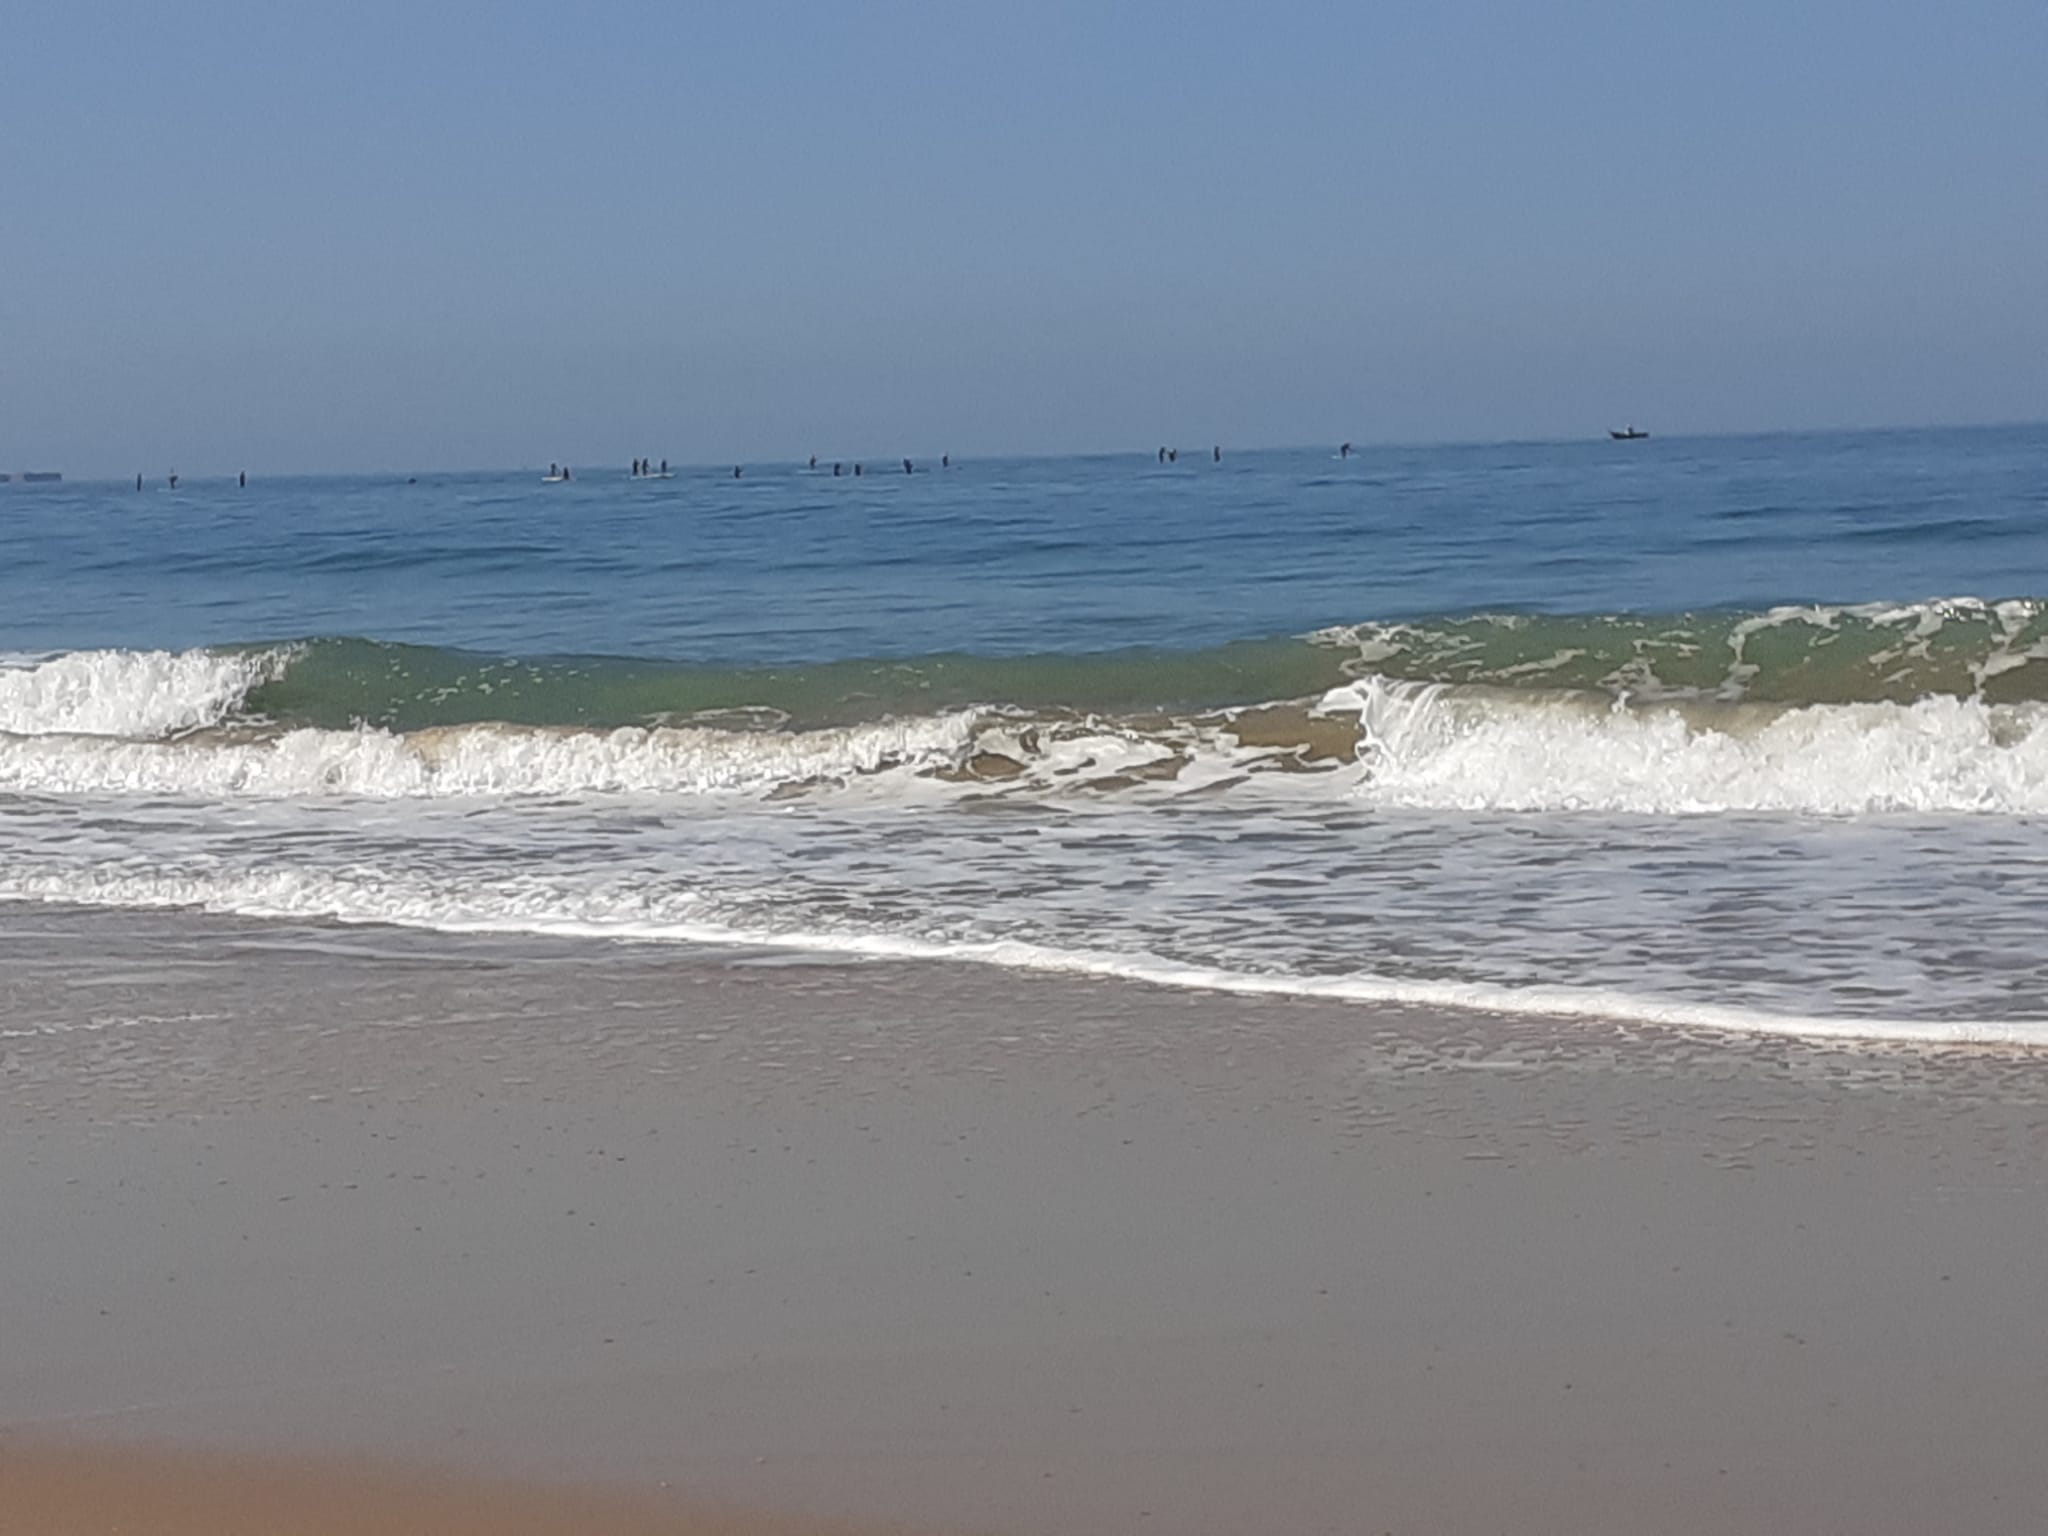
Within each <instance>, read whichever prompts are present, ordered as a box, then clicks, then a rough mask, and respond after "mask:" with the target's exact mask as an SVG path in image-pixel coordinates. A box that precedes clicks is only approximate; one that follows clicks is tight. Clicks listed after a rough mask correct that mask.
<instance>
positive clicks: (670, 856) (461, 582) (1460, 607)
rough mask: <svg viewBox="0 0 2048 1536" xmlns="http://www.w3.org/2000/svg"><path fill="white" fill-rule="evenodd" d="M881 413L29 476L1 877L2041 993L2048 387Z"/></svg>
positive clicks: (1853, 1008) (1939, 995)
mask: <svg viewBox="0 0 2048 1536" xmlns="http://www.w3.org/2000/svg"><path fill="white" fill-rule="evenodd" d="M842 462H843V463H845V464H846V465H847V466H848V469H849V471H850V467H851V462H852V461H851V460H850V459H848V460H843V461H842ZM889 463H890V464H891V465H892V466H893V468H885V466H884V465H883V464H878V463H875V462H872V461H866V462H865V468H866V470H867V471H868V472H867V473H865V474H863V475H861V476H860V477H858V478H856V477H854V476H853V475H852V474H851V473H850V472H849V473H847V474H845V475H842V476H840V477H837V478H835V477H833V476H832V475H831V474H830V471H829V461H826V465H825V467H821V469H820V470H819V471H818V472H815V473H812V472H809V471H807V470H805V469H803V468H800V467H798V466H794V465H782V466H778V465H751V466H748V467H747V469H746V473H745V475H744V476H743V477H742V478H740V479H737V480H735V479H734V478H733V477H732V474H731V467H730V466H725V467H722V468H716V469H695V470H692V469H684V470H679V471H678V473H677V474H676V477H675V478H673V479H670V480H652V481H650V480H633V479H630V478H629V477H628V476H627V474H626V473H625V471H624V468H623V466H621V467H620V468H618V469H616V470H609V469H600V468H597V467H593V466H582V467H580V468H579V471H578V477H577V478H576V479H575V480H574V481H573V482H571V483H569V484H566V485H543V484H542V483H540V480H539V475H538V472H537V471H521V472H516V473H514V472H504V473H489V474H469V475H457V474H420V475H417V476H409V475H403V474H398V475H391V476H383V477H364V478H350V479H318V478H305V479H277V480H268V479H264V478H262V477H258V478H257V479H255V480H254V481H253V482H252V483H251V484H250V485H249V486H248V487H247V488H240V487H238V486H236V485H235V484H234V482H233V481H232V480H229V481H190V480H187V481H185V482H183V483H182V484H181V486H180V487H179V489H177V490H176V491H172V490H170V489H169V488H168V487H167V486H165V485H164V484H162V483H161V482H156V483H150V484H146V486H145V489H143V490H142V491H140V492H138V491H136V490H135V488H134V486H133V483H132V481H130V482H126V483H116V484H111V485H91V484H78V483H67V484H64V485H62V486H19V485H13V486H7V487H4V488H0V516H4V517H5V518H6V520H7V521H6V526H7V527H8V529H9V536H10V543H9V559H8V560H7V561H6V562H5V563H4V564H0V652H4V653H5V654H6V658H7V659H6V660H5V662H4V664H0V900H4V899H13V900H23V901H27V900H37V901H40V900H72V901H77V900H84V901H91V902H104V903H109V904H124V905H132V904H180V905H196V906H203V907H213V908H218V909H221V910H231V911H237V912H245V913H256V914H265V913H274V914H278V915H288V916H293V917H296V918H303V917H307V916H315V917H329V918H334V919H338V920H345V921H379V922H408V923H421V924H427V925H430V926H439V927H489V928H508V929H520V930H530V931H562V932H583V933H599V934H612V935H615V936H617V937H620V938H633V939H641V940H652V941H662V942H673V943H680V944H696V943H704V942H716V943H721V944H725V943H734V942H738V943H759V944H783V945H794V946H799V947H808V948H823V949H830V950H836V951H841V952H848V953H855V954H860V953H872V954H930V955H934V956H940V957H953V958H958V959H969V960H976V961H982V962H986V963H992V964H999V965H1009V966H1017V967H1052V968H1061V969H1078V970H1087V971H1095V972H1102V973H1107V974H1118V975H1131V976H1138V977H1145V978H1149V979H1151V980H1154V981H1161V982H1166V983H1170V984H1182V985H1204V986H1222V987H1236V988H1256V989H1262V990H1282V991H1287V990H1294V991H1325V992H1333V993H1335V994H1337V995H1342V996H1352V997H1357V998H1360V999H1362V1000H1371V999H1390V998H1391V999H1409V1000H1415V1001H1421V1002H1444V1003H1460V1004H1467V1005H1475V1006H1484V1007H1493V1008H1501V1009H1508V1010H1520V1011H1540V1012H1545V1013H1554V1014H1561V1015H1574V1016H1583V1017H1585V1018H1586V1019H1587V1020H1588V1021H1589V1027H1594V1024H1593V1021H1597V1020H1599V1019H1601V1018H1606V1017H1616V1016H1619V1017H1636V1018H1646V1017H1647V1018H1661V1019H1670V1020H1675V1021H1680V1022H1688V1021H1689V1022H1692V1023H1697V1024H1703V1025H1713V1026H1717V1027H1734V1028H1756V1029H1788V1030H1789V1029H1800V1030H1809V1031H1811V1030H1824V1031H1843V1032H1848V1033H1857V1034H1869V1035H1903V1036H1914V1035H1929V1034H1932V1035H1960V1036H1965V1037H1973V1038H2001V1039H2007V1038H2018V1039H2028V1040H2032V1039H2034V1038H2036V1037H2039V1038H2042V1039H2044V1040H2048V957H2044V956H2043V955H2042V954H2041V953H2040V946H2039V945H2038V942H2037V940H2036V937H2035V936H2036V935H2037V934H2038V933H2039V932H2040V931H2041V925H2042V923H2043V921H2044V920H2048V821H2044V818H2048V730H2044V729H2043V728H2042V727H2043V726H2044V724H2048V703H2044V702H2043V701H2048V602H2044V599H2048V429H2044V428H2038V427H2027V428H1997V429H1981V430H1972V431H1940V432H1933V431H1930V432H1897V433H1869V434H1844V435H1825V436H1781V437H1762V438H1726V439H1701V440H1681V439H1664V438H1652V439H1650V440H1649V441H1647V442H1636V443H1610V442H1605V441H1600V442H1587V443H1572V444H1539V445H1498V446H1487V447H1477V446H1473V447H1442V448H1414V449H1388V448H1370V449H1365V450H1361V451H1358V452H1357V453H1355V454H1354V455H1353V456H1352V457H1351V458H1349V459H1340V458H1338V457H1337V456H1336V455H1335V454H1334V453H1333V452H1332V451H1331V450H1330V449H1328V448H1316V449H1305V450H1299V451H1273V452H1259V453H1237V452H1226V454H1225V456H1224V458H1223V460H1222V462H1221V463H1220V464H1219V463H1213V462H1211V461H1210V457H1209V455H1208V453H1207V451H1206V447H1204V448H1203V449H1200V450H1197V451H1192V452H1185V453H1183V454H1182V455H1181V458H1180V460H1179V462H1178V463H1176V464H1173V465H1161V464H1160V463H1158V462H1157V460H1156V457H1155V456H1154V455H1152V454H1149V453H1147V454H1142V455H1132V456H1129V457H1124V458H1088V459H1065V460H1060V459H1046V460H1019V461H993V462H990V461H966V462H961V463H957V464H955V465H953V466H952V467H950V468H946V469H940V468H938V467H937V466H936V465H920V466H919V467H918V472H917V473H914V474H910V475H905V474H904V473H902V470H901V466H900V464H897V463H895V462H894V461H889Z"/></svg>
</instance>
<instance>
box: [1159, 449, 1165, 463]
mask: <svg viewBox="0 0 2048 1536" xmlns="http://www.w3.org/2000/svg"><path fill="white" fill-rule="evenodd" d="M1159 462H1160V463H1162V464H1164V463H1165V462H1166V450H1165V449H1164V448H1162V449H1160V450H1159Z"/></svg>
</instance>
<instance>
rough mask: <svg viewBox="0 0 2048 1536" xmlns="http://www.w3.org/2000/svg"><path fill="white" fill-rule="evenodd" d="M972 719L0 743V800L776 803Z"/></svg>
mask: <svg viewBox="0 0 2048 1536" xmlns="http://www.w3.org/2000/svg"><path fill="white" fill-rule="evenodd" d="M972 720H973V717H972V716H971V715H946V716H935V717H930V718H926V719H920V720H909V721H901V722H885V723H881V724H876V725H863V726H855V727H850V728H847V729H843V730H821V731H804V732H788V733H784V732H772V731H720V730H707V729H698V728H690V727H655V728H639V727H632V728H622V729H619V730H614V731H584V730H570V729H554V728H531V727H518V726H501V725H473V726H450V727H445V728H440V729H436V730H426V731H415V732H412V733H410V734H407V735H396V734H393V733H391V732H388V731H379V730H370V729H362V730H355V731H320V730H297V731H288V732H286V733H284V734H282V735H279V736H275V737H268V738H262V739H254V740H242V741H220V740H187V741H177V742H163V741H128V740H114V739H108V738H104V737H94V736H58V735H42V736H17V737H13V738H4V739H0V790H12V791H15V792H17V793H25V794H42V795H76V794H146V795H177V796H190V797H194V798H202V799H212V798H220V797H227V796H253V797H261V798H286V799H297V798H308V797H320V796H335V795H353V796H361V797H365V798H372V799H411V798H431V797H438V796H449V795H465V796H526V795H547V796H554V795H578V794H605V793H621V792H627V793H631V792H640V793H654V794H716V793H720V792H739V793H746V792H754V793H766V792H769V791H772V790H774V789H776V788H778V787H780V786H782V785H785V784H804V783H808V782H813V781H824V782H832V781H837V780H841V779H844V778H846V777H848V776H852V775H859V774H870V773H874V772H877V771H879V770H881V769H884V768H888V767H899V766H909V767H918V766H928V765H932V764H938V763H944V762H950V761H951V760H952V759H953V758H954V757H955V756H956V755H958V753H959V752H960V751H961V750H963V749H964V747H965V746H966V744H967V743H968V741H969V739H970V736H971V727H972Z"/></svg>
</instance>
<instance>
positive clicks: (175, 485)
mask: <svg viewBox="0 0 2048 1536" xmlns="http://www.w3.org/2000/svg"><path fill="white" fill-rule="evenodd" d="M177 488H178V472H177V471H176V470H175V469H174V470H172V471H171V489H172V490H174V491H175V490H176V489H177Z"/></svg>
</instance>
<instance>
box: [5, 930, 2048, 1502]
mask: <svg viewBox="0 0 2048 1536" xmlns="http://www.w3.org/2000/svg"><path fill="white" fill-rule="evenodd" d="M2044 1152H2048V1080H2044V1078H2043V1075H2042V1070H2041V1064H2040V1060H2039V1058H2038V1055H2033V1054H2029V1053H2026V1052H2024V1051H2002V1050H1999V1049H1997V1048H1993V1047H1953V1046H1951V1047H1928V1046H1867V1047H1866V1046H1857V1045H1852V1044H1830V1043H1813V1042H1802V1041H1796V1040H1790V1039H1784V1038H1764V1039H1756V1038H1750V1039H1741V1038H1730V1037H1709V1036H1705V1035H1702V1034H1699V1033H1693V1032H1686V1031H1678V1030H1668V1029H1658V1028H1654V1027H1636V1026H1614V1025H1604V1024H1603V1025H1592V1026H1589V1025H1586V1024H1583V1023H1577V1022H1572V1023H1560V1022H1557V1021H1541V1020H1536V1021H1532V1020H1527V1019H1521V1020H1517V1019H1506V1018H1498V1017H1487V1016H1480V1015H1470V1014H1459V1013H1451V1012H1444V1011H1440V1010H1422V1009H1399V1008H1383V1007H1373V1006H1366V1005H1359V1004H1348V1003H1346V1004H1331V1003H1323V1002H1317V1001H1314V1000H1304V999H1294V998H1251V997H1241V996H1219V995H1215V994H1207V993H1195V992H1176V991H1168V990H1165V989H1160V988H1152V987H1145V986H1141V985H1135V984H1131V983H1123V982H1105V981H1097V980H1090V979H1084V978H1071V977H1059V976H1044V975H1031V974H1026V973H1017V972H995V971H986V970H982V969H979V968H973V967H961V966H946V965H939V964H936V963H928V964H915V963H906V962H870V963H864V964H851V965H850V964H845V963H840V962H834V961H829V960H825V959H821V958H819V957H815V956H797V955H774V954H765V953H762V954H743V953H734V952H723V953H720V952H708V953H692V952H684V951H677V950H668V949H661V948H654V947H630V946H620V945H615V944H609V943H602V942H578V941H567V940H562V941H549V940H534V939H525V938H518V939H514V938H484V937H470V938H458V937H454V936H448V935H439V934H432V933H426V932H420V931H413V930H399V929H376V928H341V927H337V926H333V925H321V924H289V923H264V922H257V921H245V920H239V919H226V918H211V917H202V916H196V915H193V914H187V913H133V912H123V913H117V912H104V911H90V910H69V909H60V908H25V907H19V906H15V907H7V908H0V1206H4V1208H5V1209H7V1211H8V1212H9V1240H8V1242H7V1243H6V1244H5V1245H0V1456H4V1455H5V1454H6V1451H7V1448H8V1447H9V1446H11V1445H20V1444H23V1443H25V1442H24V1439H23V1437H24V1436H27V1437H30V1438H32V1439H33V1440H34V1441H35V1442H37V1443H39V1444H40V1443H44V1442H46V1441H49V1440H50V1439H51V1438H52V1437H61V1438H62V1439H63V1440H65V1441H66V1442H67V1443H69V1444H70V1445H73V1446H76V1447H79V1449H78V1450H77V1451H76V1452H75V1453H74V1452H72V1451H64V1452H61V1453H53V1454H60V1455H63V1456H70V1455H73V1454H76V1455H78V1456H81V1457H87V1458H90V1457H92V1456H104V1457H107V1458H109V1459H108V1460H107V1462H106V1464H107V1465H108V1466H118V1465H121V1464H122V1461H123V1459H124V1458H127V1457H129V1456H130V1455H131V1454H140V1455H142V1456H143V1457H144V1458H145V1459H146V1458H147V1457H149V1456H155V1455H159V1454H161V1451H160V1449H158V1448H161V1447H163V1446H167V1445H168V1446H173V1447H176V1448H177V1454H178V1455H180V1456H183V1455H187V1454H191V1455H198V1456H201V1457H204V1456H206V1455H211V1454H227V1455H230V1456H233V1457H239V1458H255V1459H254V1460H253V1461H248V1462H247V1463H246V1464H247V1465H250V1466H263V1465H272V1464H275V1463H271V1462H268V1461H267V1460H266V1458H275V1457H282V1458H285V1463H283V1464H289V1465H299V1466H313V1465H319V1464H328V1463H331V1461H332V1459H333V1458H337V1457H339V1458H357V1457H368V1458H371V1459H372V1460H373V1461H374V1462H376V1463H378V1464H384V1463H387V1462H389V1463H392V1464H396V1465H420V1466H426V1467H429V1468H445V1469H448V1471H447V1475H448V1476H449V1477H455V1478H467V1477H484V1478H502V1477H511V1478H514V1479H516V1480H519V1481H521V1482H525V1481H531V1480H538V1481H540V1482H543V1483H557V1482H559V1483H565V1484H568V1485H572V1486H573V1485H581V1484H586V1483H590V1484H595V1485H598V1486H600V1487H602V1488H605V1489H617V1490H620V1491H621V1493H622V1494H624V1495H628V1496H631V1495H634V1494H635V1491H636V1490H637V1491H638V1492H640V1493H645V1492H646V1491H648V1490H650V1489H656V1488H658V1487H659V1485H660V1484H662V1483H664V1482H666V1483H670V1484H672V1485H673V1488H674V1489H675V1490H679V1491H681V1492H684V1493H686V1494H688V1496H689V1497H691V1498H692V1499H703V1500H709V1501H712V1502H713V1503H714V1504H717V1505H725V1504H730V1505H732V1506H734V1507H742V1508H759V1509H771V1510H787V1511H790V1512H791V1515H792V1517H793V1518H797V1519H801V1518H814V1517H815V1518H832V1519H844V1520H853V1521H856V1522H858V1523H859V1524H860V1525H861V1526H862V1527H864V1528H874V1527H876V1526H885V1525H887V1524H888V1523H890V1522H902V1523H907V1524H910V1525H913V1526H916V1527H920V1528H925V1529H931V1530H948V1529H951V1530H976V1531H989V1532H1016V1533H1019V1536H1024V1533H1034V1536H1035V1533H1041V1532H1042V1533H1082V1532H1095V1531H1102V1532H1110V1531H1125V1530H1130V1529H1133V1528H1153V1529H1159V1530H1162V1531H1176V1532H1179V1531H1187V1532H1194V1533H1203V1532H1216V1533H1219V1536H1220V1533H1222V1532H1234V1531H1241V1530H1244V1529H1252V1528H1265V1529H1273V1530H1285V1531H1316V1530H1330V1531H1339V1530H1343V1531H1349V1530H1355V1529H1362V1528H1367V1522H1368V1521H1376V1522H1377V1524H1375V1525H1372V1526H1371V1527H1370V1528H1373V1529H1392V1530H1430V1531H1451V1532H1458V1531H1468V1530H1469V1531H1475V1532H1476V1531H1482V1530H1498V1529H1503V1528H1506V1529H1514V1530H1518V1531H1523V1530H1531V1531H1549V1530H1555V1531H1559V1532H1564V1531H1572V1532H1595V1533H1597V1532H1607V1531H1612V1532H1615V1533H1616V1536H1620V1533H1622V1532H1629V1533H1634V1532H1638V1531H1641V1530H1644V1529H1656V1530H1660V1531H1695V1530H1696V1531H1700V1532H1706V1531H1710V1530H1711V1531H1728V1530H1757V1531H1765V1530H1783V1529H1795V1528H1796V1529H1805V1530H1816V1531H1835V1530H1839V1531H1842V1532H1845V1533H1846V1532H1851V1531H1853V1532H1856V1533H1858V1536H1874V1533H1881V1532H1892V1531H1897V1532H1901V1533H1903V1532H1906V1531H1918V1530H1924V1529H1930V1528H1949V1529H1999V1528H2008V1529H2018V1528H2024V1527H2025V1526H2027V1525H2028V1524H2030V1523H2033V1522H2035V1521H2048V1479H2044V1478H2042V1477H2041V1476H2040V1475H2039V1473H2038V1470H2037V1465H2036V1463H2037V1461H2038V1455H2037V1448H2036V1446H2035V1439H2036V1437H2035V1436H2034V1434H2033V1433H2032V1428H2033V1426H2034V1424H2035V1423H2036V1420H2037V1405H2038V1399H2039V1393H2040V1391H2041V1389H2042V1386H2043V1383H2044V1382H2048V1343H2043V1342H2041V1341H2042V1339H2043V1334H2042V1331H2041V1329H2040V1328H2039V1326H2038V1315H2037V1314H2038V1302H2037V1295H2036V1292H2037V1277H2038V1275H2039V1274H2040V1273H2041V1271H2042V1268H2043V1261H2044V1260H2048V1236H2044V1234H2043V1233H2042V1232H2041V1231H2040V1230H2039V1224H2038V1223H2031V1222H2029V1220H2028V1219H2027V1215H2026V1213H2027V1212H2029V1211H2031V1210H2034V1209H2036V1208H2037V1207H2038V1202H2039V1199H2040V1197H2041V1195H2042V1194H2044V1193H2048V1184H2044V1179H2043V1174H2042V1172H2041V1170H2042V1168H2043V1167H2044V1166H2048V1159H2044V1158H2043V1156H2042V1154H2043V1153H2044ZM137 1447H142V1448H145V1449H144V1450H142V1451H141V1452H137V1451H136V1448H137ZM294 1458H297V1460H296V1461H294ZM4 1465H5V1462H4V1461H0V1467H4ZM309 1475H310V1474H309ZM431 1475H432V1476H434V1477H439V1476H441V1475H442V1474H441V1473H439V1472H436V1473H433V1474H431ZM6 1498H7V1492H6V1487H5V1483H4V1480H0V1513H4V1512H5V1501H6ZM561 1528H563V1529H567V1528H569V1527H568V1526H563V1527H561ZM764 1528H767V1529H779V1528H778V1527H764ZM650 1529H652V1527H650Z"/></svg>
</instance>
